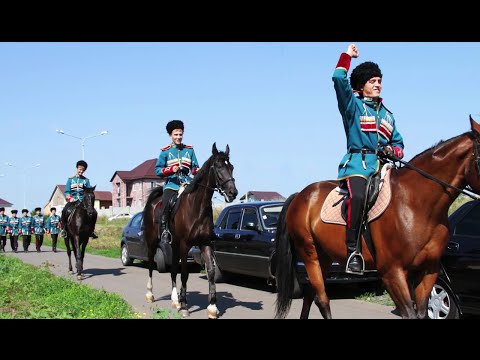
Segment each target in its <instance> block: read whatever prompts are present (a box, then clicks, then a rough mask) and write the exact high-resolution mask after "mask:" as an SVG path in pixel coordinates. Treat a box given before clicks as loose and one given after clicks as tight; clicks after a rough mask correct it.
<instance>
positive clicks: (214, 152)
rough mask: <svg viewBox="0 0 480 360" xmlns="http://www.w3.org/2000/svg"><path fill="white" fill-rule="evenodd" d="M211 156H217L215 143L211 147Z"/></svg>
mask: <svg viewBox="0 0 480 360" xmlns="http://www.w3.org/2000/svg"><path fill="white" fill-rule="evenodd" d="M212 154H213V155H218V150H217V143H216V142H214V143H213V146H212Z"/></svg>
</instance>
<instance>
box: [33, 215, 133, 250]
mask: <svg viewBox="0 0 480 360" xmlns="http://www.w3.org/2000/svg"><path fill="white" fill-rule="evenodd" d="M129 220H130V219H116V220H112V221H108V220H107V217H105V216H102V217H99V218H98V219H97V225H96V226H95V230H96V232H97V235H98V239H95V240H92V239H90V240H89V241H88V245H87V248H86V250H85V252H87V253H88V254H94V255H101V256H106V257H110V258H120V239H121V237H122V230H123V228H124V227H125V225H127V223H128V221H129ZM43 239H44V240H43V247H45V246H47V248H51V246H52V239H51V237H50V235H45V236H44V238H43ZM57 248H59V249H66V248H65V240H64V239H63V238H62V237H60V236H59V237H58V242H57Z"/></svg>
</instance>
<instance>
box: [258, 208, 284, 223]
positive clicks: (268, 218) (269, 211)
mask: <svg viewBox="0 0 480 360" xmlns="http://www.w3.org/2000/svg"><path fill="white" fill-rule="evenodd" d="M282 207H283V206H282V205H271V206H264V207H262V208H261V217H262V221H263V225H264V226H265V227H267V228H276V227H277V221H278V217H279V216H280V212H281V211H282Z"/></svg>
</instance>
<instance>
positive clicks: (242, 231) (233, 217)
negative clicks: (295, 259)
mask: <svg viewBox="0 0 480 360" xmlns="http://www.w3.org/2000/svg"><path fill="white" fill-rule="evenodd" d="M283 203H284V202H283V201H268V202H267V201H259V202H247V203H239V204H234V205H230V206H228V207H226V208H225V209H223V211H222V212H221V213H220V216H219V217H218V219H217V221H216V223H215V226H214V239H213V246H214V254H215V259H216V265H217V266H216V268H215V280H216V281H221V280H222V277H223V276H224V275H226V274H227V273H228V274H243V275H250V276H255V277H259V278H264V279H267V281H269V282H272V283H274V279H275V276H274V274H275V265H276V258H275V232H276V227H277V221H278V217H279V215H280V212H281V210H282V207H283ZM192 255H193V258H194V259H195V262H197V263H198V264H203V260H202V258H201V254H200V251H199V249H198V248H193V250H192ZM297 274H298V276H297V277H298V280H299V281H300V282H301V283H304V282H305V281H306V282H308V280H307V279H306V275H307V274H306V271H305V267H304V265H303V263H301V262H299V263H297ZM375 280H378V277H377V274H376V272H375V271H373V272H365V275H363V276H359V275H351V274H347V273H345V271H344V267H343V266H340V265H339V264H338V263H334V264H333V266H332V268H331V271H330V274H329V277H328V279H327V282H363V281H375Z"/></svg>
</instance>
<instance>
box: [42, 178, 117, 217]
mask: <svg viewBox="0 0 480 360" xmlns="http://www.w3.org/2000/svg"><path fill="white" fill-rule="evenodd" d="M64 191H65V185H57V186H55V189H53V192H52V195H51V196H50V199H49V200H48V203H47V204H46V205H45V207H44V208H43V213H44V214H45V215H49V214H50V208H51V207H55V208H56V209H57V214H60V212H61V211H62V209H63V208H64V207H65V204H66V203H67V201H66V200H65V195H63V193H64ZM111 206H112V193H111V192H110V191H100V190H97V191H95V204H94V207H95V209H97V210H100V209H102V208H103V209H108V208H109V207H111Z"/></svg>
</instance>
